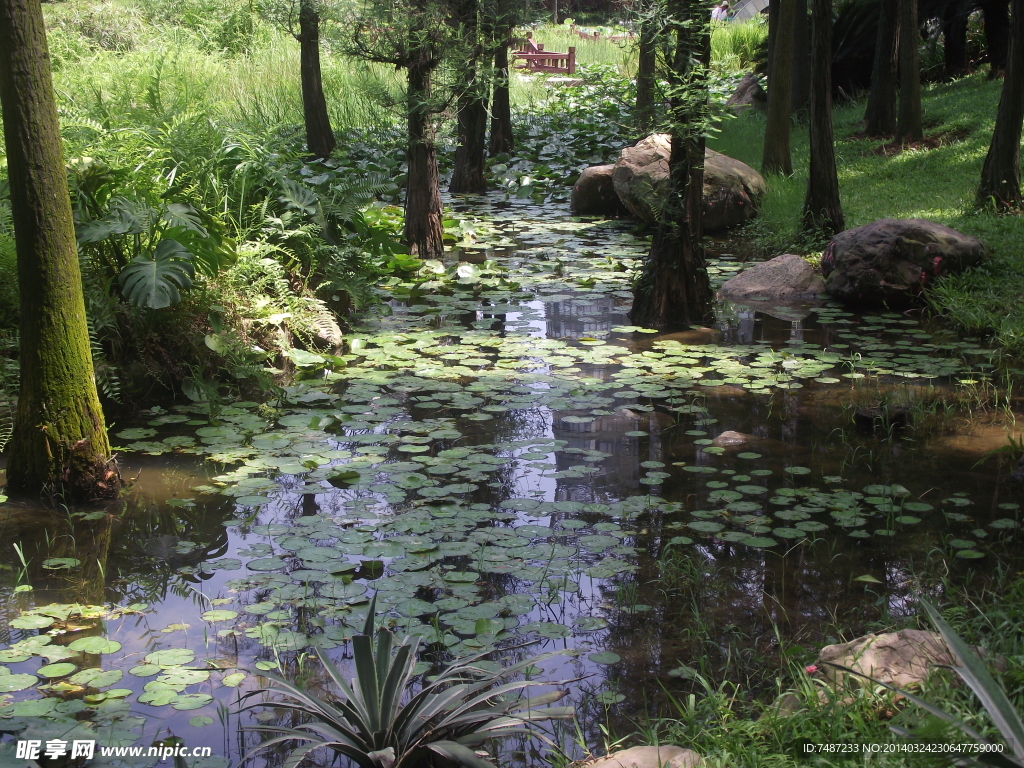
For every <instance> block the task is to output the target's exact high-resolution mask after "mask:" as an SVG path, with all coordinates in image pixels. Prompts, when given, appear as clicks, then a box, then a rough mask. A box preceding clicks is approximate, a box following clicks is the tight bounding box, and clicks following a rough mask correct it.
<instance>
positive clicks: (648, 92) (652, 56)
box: [636, 11, 658, 137]
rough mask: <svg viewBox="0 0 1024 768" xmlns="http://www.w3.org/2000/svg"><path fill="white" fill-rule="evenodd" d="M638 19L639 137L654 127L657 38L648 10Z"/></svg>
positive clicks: (637, 90)
mask: <svg viewBox="0 0 1024 768" xmlns="http://www.w3.org/2000/svg"><path fill="white" fill-rule="evenodd" d="M641 13H644V14H645V16H644V18H641V20H640V36H639V52H638V59H637V70H636V129H637V133H639V134H640V136H641V137H643V136H646V135H647V134H648V133H650V131H651V129H652V128H653V127H654V115H655V111H654V85H655V83H654V78H655V67H656V66H657V54H658V50H657V47H656V45H657V39H656V28H655V20H654V19H652V18H649V16H647V14H649V11H642V12H641Z"/></svg>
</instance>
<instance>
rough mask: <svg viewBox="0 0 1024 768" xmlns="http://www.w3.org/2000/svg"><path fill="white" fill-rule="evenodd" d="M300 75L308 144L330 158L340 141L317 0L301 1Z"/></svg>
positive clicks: (313, 150)
mask: <svg viewBox="0 0 1024 768" xmlns="http://www.w3.org/2000/svg"><path fill="white" fill-rule="evenodd" d="M295 37H296V39H297V40H298V41H299V76H300V78H301V80H302V116H303V119H304V121H305V123H306V147H307V148H308V149H309V151H310V152H311V153H312V154H314V155H315V156H317V157H320V158H328V157H330V156H331V152H333V151H334V147H335V146H336V145H337V142H336V141H335V139H334V131H332V130H331V118H330V117H329V116H328V114H327V99H326V98H325V97H324V84H323V76H322V74H321V70H320V12H319V11H318V10H317V7H316V3H315V0H301V2H300V3H299V33H298V34H297V35H296V36H295Z"/></svg>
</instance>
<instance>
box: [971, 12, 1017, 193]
mask: <svg viewBox="0 0 1024 768" xmlns="http://www.w3.org/2000/svg"><path fill="white" fill-rule="evenodd" d="M1022 123H1024V0H1013V5H1012V8H1011V11H1010V50H1009V55H1008V56H1007V60H1006V74H1005V78H1004V80H1003V92H1002V95H1001V96H1000V97H999V109H998V111H997V112H996V125H995V129H994V130H993V131H992V143H991V144H990V145H989V148H988V154H987V155H986V156H985V164H984V166H983V167H982V170H981V186H980V187H979V188H978V201H979V202H980V203H981V204H982V205H984V204H987V203H989V202H994V203H995V205H996V207H997V208H999V209H1001V210H1008V209H1011V208H1017V207H1019V206H1020V203H1021V193H1020V137H1021V127H1022Z"/></svg>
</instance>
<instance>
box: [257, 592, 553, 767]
mask: <svg viewBox="0 0 1024 768" xmlns="http://www.w3.org/2000/svg"><path fill="white" fill-rule="evenodd" d="M375 605H376V597H374V599H373V601H372V602H371V603H370V610H369V613H368V615H367V618H366V625H365V628H364V630H363V634H361V635H356V636H355V637H354V638H353V639H352V655H353V658H354V664H355V673H356V676H355V677H354V678H353V679H351V680H350V681H348V682H346V680H345V679H344V677H343V676H342V674H341V672H339V670H338V668H337V667H336V666H335V665H334V664H333V663H331V661H330V660H329V659H328V658H327V657H326V656H325V655H324V654H322V653H319V652H318V655H319V657H320V661H321V663H322V664H323V665H324V669H326V670H327V674H328V675H329V676H330V678H331V680H332V681H333V682H334V685H335V686H337V688H338V690H339V691H340V694H341V695H340V696H339V697H338V698H336V699H333V700H330V701H328V700H323V699H320V698H317V697H316V696H313V695H311V694H310V693H307V692H306V691H304V690H302V689H300V688H299V687H297V686H296V685H293V684H292V683H290V682H288V681H286V680H283V679H281V678H279V677H276V676H273V675H268V676H267V677H268V679H269V680H270V681H271V685H270V688H269V690H271V691H274V692H277V693H281V694H283V695H284V700H283V701H276V702H265V701H260V702H255V703H249V704H245V705H244V706H243V707H242V710H247V709H253V708H255V707H272V708H275V709H287V710H292V711H293V712H297V713H299V714H300V715H302V716H304V717H306V718H308V720H307V722H304V723H302V724H300V725H297V726H295V727H293V728H289V727H280V726H270V725H260V726H251V727H247V728H246V730H251V731H257V732H259V733H261V734H262V735H263V736H264V740H263V742H262V743H261V744H260V745H259V746H258V747H257V748H256V749H254V750H252V751H251V752H250V753H249V754H247V755H246V760H248V758H249V757H251V756H252V755H254V754H255V753H257V752H259V751H261V750H263V749H266V748H269V747H273V746H275V745H282V744H287V743H289V742H294V743H297V745H296V746H295V747H293V748H292V749H291V751H290V752H289V754H288V757H287V759H286V761H285V766H287V768H294V767H295V766H298V765H299V764H300V763H301V762H302V761H303V760H304V759H306V758H307V757H309V756H310V753H312V752H314V751H315V750H318V749H328V750H333V751H334V752H335V753H338V754H341V755H344V756H346V757H348V758H350V759H351V760H352V762H353V763H355V764H356V765H358V766H359V767H360V768H413V767H414V766H421V765H429V764H430V763H432V762H434V761H435V759H436V758H438V757H440V758H444V759H446V760H449V761H453V762H455V763H458V764H460V765H462V766H466V768H494V765H493V764H492V763H491V762H490V761H489V760H488V759H486V757H485V756H484V755H486V753H478V752H477V751H475V750H476V748H477V747H479V746H480V745H481V744H483V742H484V741H486V740H487V739H492V738H501V737H505V736H509V735H511V734H516V733H533V730H532V726H533V725H534V724H536V723H540V722H546V721H550V720H555V719H569V718H571V717H572V716H573V708H572V707H549V706H547V705H548V704H551V703H554V702H555V701H558V700H559V699H561V698H562V697H563V696H564V695H565V691H554V692H552V693H546V694H542V695H539V696H533V697H526V696H523V695H521V694H522V691H523V690H524V689H526V688H529V687H533V686H537V685H543V684H544V683H542V682H540V681H529V680H525V681H513V682H502V679H503V678H507V677H509V676H510V675H513V674H515V673H517V672H521V671H523V670H524V669H526V668H527V667H529V666H531V665H533V664H536V663H537V662H539V661H542V660H544V659H546V658H549V657H551V656H554V655H557V654H555V653H548V654H542V655H540V656H536V657H533V658H531V659H528V660H526V661H522V662H520V663H518V664H514V665H512V666H509V667H507V668H505V669H502V670H499V671H497V672H495V671H492V670H490V669H488V668H487V667H486V666H484V665H482V664H481V663H480V662H481V661H482V660H483V658H484V657H485V656H487V655H488V653H489V652H484V653H479V654H476V655H475V656H471V657H469V658H466V659H463V660H460V661H458V662H455V663H453V664H451V665H449V666H448V667H447V668H446V669H445V670H444V671H442V672H441V673H440V674H438V675H437V676H436V677H434V678H432V679H430V680H429V681H425V682H424V683H423V685H422V686H421V687H420V688H419V690H415V691H414V687H415V686H414V679H415V678H416V677H417V676H416V674H415V672H414V667H415V666H416V658H417V649H418V646H419V638H417V637H411V638H410V637H407V638H406V639H405V640H404V641H402V643H401V644H399V645H398V646H397V650H395V635H394V634H393V633H391V632H390V631H389V630H387V629H384V628H380V629H379V630H377V631H376V637H375V636H374V634H375V633H374V621H375V618H374V608H375ZM393 651H394V652H393ZM262 693H263V691H253V692H252V693H249V694H246V695H245V696H244V697H242V698H243V701H244V700H245V699H249V698H251V697H253V696H258V695H260V694H262Z"/></svg>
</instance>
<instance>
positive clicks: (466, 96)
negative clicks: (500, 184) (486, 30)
mask: <svg viewBox="0 0 1024 768" xmlns="http://www.w3.org/2000/svg"><path fill="white" fill-rule="evenodd" d="M479 16H480V7H479V3H478V2H477V0H459V1H458V2H455V3H453V5H452V14H451V22H452V24H453V25H454V26H455V27H456V28H457V30H458V32H457V34H458V39H459V42H460V43H461V50H462V51H463V52H464V53H465V61H464V62H463V63H459V64H458V65H457V66H458V68H459V70H460V75H461V81H462V82H461V83H460V93H459V95H458V104H457V107H456V126H457V128H456V130H457V136H458V143H457V145H456V148H455V168H454V170H453V171H452V180H451V183H450V185H449V186H448V191H449V192H455V193H470V194H483V193H484V192H486V191H487V179H486V178H485V176H484V158H485V155H486V149H487V89H486V78H483V77H481V76H480V75H481V73H480V59H481V57H482V55H483V47H482V45H481V39H480V34H481V29H480V24H479V21H480V19H479Z"/></svg>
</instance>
